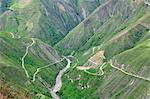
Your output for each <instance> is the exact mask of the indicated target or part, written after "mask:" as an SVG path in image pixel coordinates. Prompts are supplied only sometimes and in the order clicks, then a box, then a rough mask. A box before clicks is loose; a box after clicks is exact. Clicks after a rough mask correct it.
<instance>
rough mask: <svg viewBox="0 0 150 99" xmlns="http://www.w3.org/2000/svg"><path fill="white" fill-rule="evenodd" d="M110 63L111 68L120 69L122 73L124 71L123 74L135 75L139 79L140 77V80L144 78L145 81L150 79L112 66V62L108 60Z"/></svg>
mask: <svg viewBox="0 0 150 99" xmlns="http://www.w3.org/2000/svg"><path fill="white" fill-rule="evenodd" d="M110 65H111V67H112V68H114V69H117V70H119V71H121V72H122V73H124V74H126V75H129V76H133V77H135V78H139V79H142V80H145V81H149V82H150V79H148V78H145V77H142V76H139V75H136V74H133V73H129V72H127V71H124V70H123V69H120V68H119V67H116V66H114V65H113V63H112V60H111V61H110Z"/></svg>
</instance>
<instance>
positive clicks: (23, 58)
mask: <svg viewBox="0 0 150 99" xmlns="http://www.w3.org/2000/svg"><path fill="white" fill-rule="evenodd" d="M31 40H32V43H31V44H30V45H29V46H27V47H26V52H25V54H24V55H23V57H22V58H21V62H22V63H21V65H22V68H23V70H24V71H25V74H26V76H27V78H29V73H28V71H27V69H26V68H25V64H24V63H25V62H24V61H25V57H26V56H27V55H28V52H29V48H30V47H32V46H33V44H35V40H34V38H31Z"/></svg>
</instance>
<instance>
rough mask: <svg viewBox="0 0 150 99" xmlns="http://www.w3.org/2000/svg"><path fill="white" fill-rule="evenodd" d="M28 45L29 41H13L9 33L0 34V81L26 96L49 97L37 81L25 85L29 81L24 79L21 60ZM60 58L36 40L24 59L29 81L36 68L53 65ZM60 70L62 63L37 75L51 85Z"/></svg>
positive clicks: (24, 39) (52, 50)
mask: <svg viewBox="0 0 150 99" xmlns="http://www.w3.org/2000/svg"><path fill="white" fill-rule="evenodd" d="M30 43H32V42H31V40H30V39H27V38H23V39H17V38H15V39H13V38H11V35H10V33H7V32H0V44H1V47H0V73H1V74H2V75H1V76H0V79H1V80H4V81H6V82H10V83H11V85H13V86H15V87H17V88H18V87H19V88H21V89H22V90H25V91H26V92H27V93H28V94H31V95H35V94H36V93H41V94H44V95H46V96H49V94H48V91H47V89H45V88H44V87H43V86H42V84H41V83H40V82H39V81H37V79H36V81H35V82H34V83H32V84H31V85H26V83H27V81H28V80H29V79H27V78H26V76H25V72H24V71H23V69H22V66H21V58H22V56H23V55H24V54H25V48H26V46H27V45H28V44H30ZM60 58H61V57H60V56H59V55H58V54H57V52H56V51H55V50H54V49H53V48H52V47H50V46H49V45H47V44H45V43H43V42H41V41H40V40H38V39H36V44H35V45H33V46H32V48H30V50H29V53H28V55H27V56H26V58H25V67H26V68H27V70H28V72H29V76H30V79H31V80H32V77H33V73H34V72H35V71H36V69H37V68H38V67H42V66H45V65H47V64H50V63H53V62H55V61H57V60H60ZM62 68H63V63H61V64H58V65H52V66H50V68H47V69H45V70H44V72H43V71H42V72H40V73H39V75H40V76H42V77H43V79H45V80H46V81H47V82H49V83H50V84H52V85H53V84H54V83H55V76H56V74H57V73H58V71H59V70H60V69H62ZM49 75H51V76H49Z"/></svg>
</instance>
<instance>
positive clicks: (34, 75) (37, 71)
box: [32, 58, 65, 82]
mask: <svg viewBox="0 0 150 99" xmlns="http://www.w3.org/2000/svg"><path fill="white" fill-rule="evenodd" d="M64 59H65V58H62V59H61V60H59V61H57V62H55V63H52V64H48V65H46V66H44V67H40V68H37V70H36V72H35V73H34V74H33V79H32V82H34V81H35V78H36V75H37V74H38V73H39V72H40V70H41V69H45V68H48V67H49V66H52V65H54V64H58V63H60V62H62V61H63V60H64Z"/></svg>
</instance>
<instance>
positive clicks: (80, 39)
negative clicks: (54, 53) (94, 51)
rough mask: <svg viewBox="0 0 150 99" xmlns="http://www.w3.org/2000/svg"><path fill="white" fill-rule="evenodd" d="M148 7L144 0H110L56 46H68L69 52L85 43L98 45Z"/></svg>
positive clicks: (140, 14) (58, 47) (88, 45)
mask: <svg viewBox="0 0 150 99" xmlns="http://www.w3.org/2000/svg"><path fill="white" fill-rule="evenodd" d="M141 1H142V0H141ZM146 9H147V7H146V6H145V5H144V3H143V2H141V3H138V4H137V3H136V2H135V1H132V0H108V1H107V2H106V3H104V4H103V5H102V6H100V7H98V8H97V9H96V10H95V11H94V12H93V13H92V15H90V16H89V17H88V18H86V19H85V20H84V21H83V22H82V23H81V24H79V25H78V26H77V27H76V28H74V29H73V30H72V31H71V32H70V33H69V34H68V35H67V36H66V37H65V38H64V39H63V40H62V41H61V42H59V43H58V44H57V45H56V48H57V49H58V50H59V49H60V50H61V49H63V48H66V49H68V52H71V51H72V50H75V51H76V50H78V49H80V48H81V47H82V46H83V45H85V47H83V48H82V49H88V48H90V47H91V46H97V45H98V44H101V43H102V42H103V41H104V40H103V38H105V37H103V36H104V35H105V36H107V39H106V41H107V40H108V39H110V38H111V37H112V36H113V35H115V33H118V32H119V31H121V30H122V29H124V28H126V27H128V25H129V24H130V23H132V22H134V21H136V20H137V19H138V18H139V17H141V16H142V15H143V14H144V13H145V11H146ZM114 22H116V24H114ZM114 30H115V31H114ZM112 31H114V33H112ZM106 33H107V35H106ZM109 34H110V35H109ZM89 39H90V40H89ZM86 42H88V44H86Z"/></svg>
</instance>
